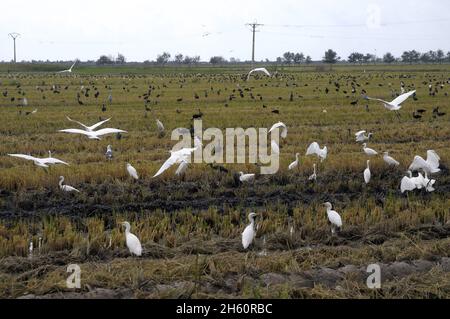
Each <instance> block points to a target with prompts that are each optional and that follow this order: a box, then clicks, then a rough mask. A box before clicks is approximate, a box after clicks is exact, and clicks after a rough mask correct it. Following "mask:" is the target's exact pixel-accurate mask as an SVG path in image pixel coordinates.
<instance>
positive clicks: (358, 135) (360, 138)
mask: <svg viewBox="0 0 450 319" xmlns="http://www.w3.org/2000/svg"><path fill="white" fill-rule="evenodd" d="M365 134H366V131H359V132H357V133H355V136H356V142H358V143H364V142H366V141H368V140H370V138H371V137H372V136H373V134H372V133H369V134H368V135H365Z"/></svg>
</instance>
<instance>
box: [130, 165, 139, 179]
mask: <svg viewBox="0 0 450 319" xmlns="http://www.w3.org/2000/svg"><path fill="white" fill-rule="evenodd" d="M127 172H128V174H129V175H130V176H131V177H132V178H134V179H136V180H137V179H139V175H138V173H137V171H136V169H135V168H134V167H133V166H131V164H129V163H127Z"/></svg>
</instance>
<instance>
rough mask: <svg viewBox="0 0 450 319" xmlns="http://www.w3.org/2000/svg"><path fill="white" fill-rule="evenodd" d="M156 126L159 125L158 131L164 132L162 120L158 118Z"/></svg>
mask: <svg viewBox="0 0 450 319" xmlns="http://www.w3.org/2000/svg"><path fill="white" fill-rule="evenodd" d="M156 126H157V127H158V132H159V133H160V134H162V133H164V129H165V128H164V124H163V123H162V122H161V121H160V120H158V119H157V120H156Z"/></svg>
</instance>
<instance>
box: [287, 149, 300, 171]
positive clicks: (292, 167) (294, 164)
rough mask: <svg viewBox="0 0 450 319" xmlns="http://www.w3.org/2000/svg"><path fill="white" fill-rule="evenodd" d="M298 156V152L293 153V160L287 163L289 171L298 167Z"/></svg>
mask: <svg viewBox="0 0 450 319" xmlns="http://www.w3.org/2000/svg"><path fill="white" fill-rule="evenodd" d="M299 156H300V154H299V153H297V154H295V161H294V162H292V163H291V164H290V165H289V170H290V171H291V170H293V169H295V168H297V167H298V164H299V162H300V160H299V158H298V157H299Z"/></svg>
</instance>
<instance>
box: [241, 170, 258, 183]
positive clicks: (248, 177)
mask: <svg viewBox="0 0 450 319" xmlns="http://www.w3.org/2000/svg"><path fill="white" fill-rule="evenodd" d="M239 180H240V181H241V182H242V183H249V182H253V181H254V180H255V174H244V173H243V172H239Z"/></svg>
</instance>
